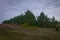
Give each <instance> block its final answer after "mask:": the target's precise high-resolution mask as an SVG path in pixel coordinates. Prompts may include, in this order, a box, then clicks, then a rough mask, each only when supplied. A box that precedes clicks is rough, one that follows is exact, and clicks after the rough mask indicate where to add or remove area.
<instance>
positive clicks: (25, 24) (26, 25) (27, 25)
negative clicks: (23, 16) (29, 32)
mask: <svg viewBox="0 0 60 40" xmlns="http://www.w3.org/2000/svg"><path fill="white" fill-rule="evenodd" d="M22 26H23V27H25V28H28V27H30V25H29V24H28V23H24V24H22Z"/></svg>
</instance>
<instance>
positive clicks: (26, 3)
mask: <svg viewBox="0 0 60 40" xmlns="http://www.w3.org/2000/svg"><path fill="white" fill-rule="evenodd" d="M27 9H29V10H31V11H32V12H33V13H34V15H35V16H38V15H39V14H40V13H41V12H42V11H43V12H44V13H45V14H46V15H48V16H49V17H53V16H55V17H56V20H60V0H0V23H1V22H2V21H3V20H7V19H10V18H13V17H15V16H18V15H20V14H21V13H24V12H25V11H26V10H27Z"/></svg>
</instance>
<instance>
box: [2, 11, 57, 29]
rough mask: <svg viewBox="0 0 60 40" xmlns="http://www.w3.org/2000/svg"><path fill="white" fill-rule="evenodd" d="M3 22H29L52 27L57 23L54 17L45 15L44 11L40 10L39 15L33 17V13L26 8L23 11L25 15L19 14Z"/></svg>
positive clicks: (38, 25) (32, 24) (33, 24)
mask: <svg viewBox="0 0 60 40" xmlns="http://www.w3.org/2000/svg"><path fill="white" fill-rule="evenodd" d="M3 23H8V24H9V23H14V24H25V23H27V24H29V25H30V26H37V27H48V28H49V27H50V28H54V27H56V25H57V21H56V20H55V17H53V18H49V17H48V16H47V15H45V14H44V12H41V13H40V15H39V16H38V17H37V19H36V18H35V16H34V14H33V13H32V12H31V11H30V10H27V12H25V15H23V14H21V15H19V16H16V17H14V18H12V19H10V20H5V21H3Z"/></svg>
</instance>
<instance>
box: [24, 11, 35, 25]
mask: <svg viewBox="0 0 60 40" xmlns="http://www.w3.org/2000/svg"><path fill="white" fill-rule="evenodd" d="M24 16H25V22H26V23H28V24H30V25H34V23H35V21H36V19H35V16H34V15H33V13H32V12H31V11H29V10H27V12H25V15H24Z"/></svg>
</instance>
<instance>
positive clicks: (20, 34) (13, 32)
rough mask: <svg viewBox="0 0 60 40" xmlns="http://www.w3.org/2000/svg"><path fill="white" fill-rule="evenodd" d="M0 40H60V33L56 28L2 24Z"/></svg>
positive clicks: (0, 25) (0, 26)
mask: <svg viewBox="0 0 60 40" xmlns="http://www.w3.org/2000/svg"><path fill="white" fill-rule="evenodd" d="M0 40H60V31H55V28H37V27H23V26H19V25H16V24H0Z"/></svg>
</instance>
